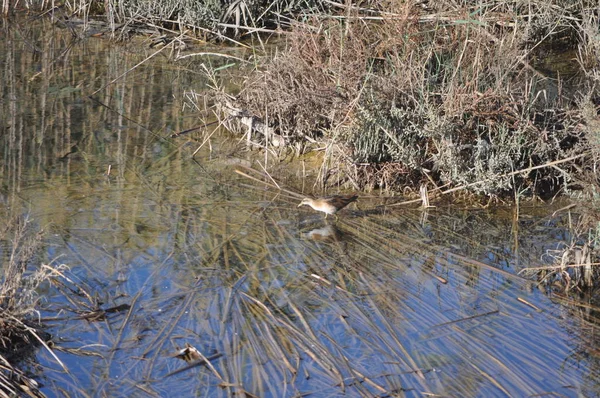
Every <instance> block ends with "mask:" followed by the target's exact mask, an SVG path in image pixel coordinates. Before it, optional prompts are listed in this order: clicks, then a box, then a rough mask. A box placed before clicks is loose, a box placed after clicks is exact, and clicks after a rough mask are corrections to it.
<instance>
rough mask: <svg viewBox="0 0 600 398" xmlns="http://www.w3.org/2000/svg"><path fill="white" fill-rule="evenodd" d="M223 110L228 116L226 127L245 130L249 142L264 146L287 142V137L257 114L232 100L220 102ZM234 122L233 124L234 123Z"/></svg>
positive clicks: (277, 145) (280, 145)
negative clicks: (235, 104)
mask: <svg viewBox="0 0 600 398" xmlns="http://www.w3.org/2000/svg"><path fill="white" fill-rule="evenodd" d="M220 107H221V111H222V112H223V114H225V115H226V116H227V121H226V122H225V124H226V127H227V128H228V129H229V130H231V131H234V132H235V131H243V130H244V129H245V132H244V133H243V134H245V135H246V139H247V141H248V143H249V144H256V143H257V142H258V143H259V144H260V145H264V146H273V147H276V148H280V147H284V146H285V145H286V144H287V141H286V139H285V138H284V137H283V136H281V135H280V134H277V133H276V132H275V129H274V128H273V127H269V126H268V125H267V124H266V123H265V122H263V121H262V119H260V118H259V117H257V116H253V115H251V114H250V112H248V111H246V110H244V109H240V108H238V107H236V106H234V105H233V104H232V103H231V102H229V101H225V102H224V103H221V104H220ZM232 122H233V124H232Z"/></svg>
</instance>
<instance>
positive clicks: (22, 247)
mask: <svg viewBox="0 0 600 398" xmlns="http://www.w3.org/2000/svg"><path fill="white" fill-rule="evenodd" d="M29 223H30V221H29V220H28V219H27V218H12V219H11V218H8V220H7V223H6V225H5V226H4V228H3V229H2V230H0V242H1V244H2V247H3V249H2V250H1V251H0V252H1V253H2V254H3V259H2V265H3V267H2V271H3V273H2V279H1V280H2V283H1V284H0V309H1V311H0V331H1V332H0V381H1V382H0V395H2V396H7V397H8V396H18V395H22V394H30V395H31V396H40V395H41V394H40V393H39V391H38V385H37V383H36V382H35V381H34V380H33V379H31V378H30V377H29V376H27V375H26V374H25V372H23V371H22V370H20V369H19V363H18V362H20V361H23V360H24V359H25V358H27V357H30V356H32V355H33V354H34V352H35V349H36V347H37V346H38V345H40V342H43V341H44V340H43V339H44V338H45V334H44V332H43V331H42V330H41V329H40V328H39V327H40V324H39V322H36V316H35V314H36V303H37V294H36V288H37V287H38V286H39V285H40V284H41V283H43V282H45V281H46V280H47V279H48V278H50V276H51V275H52V270H51V269H50V268H49V267H48V268H42V269H39V270H37V271H34V272H33V273H29V274H28V273H27V270H28V268H29V267H28V266H29V265H30V262H31V261H32V259H33V258H34V256H35V255H36V254H37V251H38V249H39V247H40V244H41V238H42V232H38V233H35V232H32V227H31V226H30V225H29Z"/></svg>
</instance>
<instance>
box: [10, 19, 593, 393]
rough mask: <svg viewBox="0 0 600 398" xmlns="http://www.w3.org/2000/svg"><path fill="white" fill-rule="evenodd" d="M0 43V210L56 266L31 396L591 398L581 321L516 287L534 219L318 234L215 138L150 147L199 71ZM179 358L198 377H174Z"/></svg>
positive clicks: (172, 126)
mask: <svg viewBox="0 0 600 398" xmlns="http://www.w3.org/2000/svg"><path fill="white" fill-rule="evenodd" d="M2 29H3V35H4V37H5V40H3V41H1V42H0V46H2V49H1V50H0V65H2V71H1V73H2V79H3V82H4V84H3V89H2V90H3V91H2V102H1V107H0V112H1V113H0V116H1V118H0V120H1V121H0V123H1V125H0V127H1V129H2V136H1V138H0V147H1V148H2V163H1V170H2V174H1V175H0V181H1V186H2V188H1V190H0V199H1V200H0V207H2V211H3V213H5V214H15V213H29V214H30V217H31V218H32V219H33V220H34V221H35V224H36V225H37V226H38V227H40V228H43V229H45V230H46V231H47V235H46V242H45V246H44V253H43V254H42V258H41V260H42V261H43V262H44V263H52V264H55V265H58V264H65V265H67V266H68V267H69V268H68V270H67V271H64V276H65V278H58V280H59V281H61V282H60V283H55V284H48V285H47V286H44V290H43V291H42V292H41V293H42V294H43V298H44V301H43V303H42V304H43V306H44V309H43V311H42V313H41V315H42V316H43V317H44V319H45V322H46V324H47V325H48V331H49V332H50V333H51V334H52V336H53V342H54V347H55V348H54V354H55V355H56V356H57V357H58V358H59V359H60V361H61V362H62V363H63V364H64V368H63V367H62V366H61V365H60V364H59V363H58V362H57V361H56V360H55V359H54V358H53V357H52V356H51V355H50V353H49V352H48V351H47V350H44V349H39V350H38V353H37V358H36V361H37V363H38V364H40V366H39V367H38V368H37V369H35V372H34V373H35V374H36V375H37V379H38V380H39V381H40V382H41V383H42V384H43V389H42V390H43V392H44V393H46V394H47V395H48V396H59V395H70V396H87V395H98V396H114V397H118V396H161V397H165V396H178V395H179V396H192V395H195V396H211V397H212V396H231V395H233V394H236V395H238V394H239V395H241V394H243V393H244V392H245V393H248V394H253V395H254V396H261V397H262V396H274V397H282V396H299V395H305V394H310V395H313V396H319V397H321V396H339V395H341V394H345V395H347V396H376V395H377V396H386V395H394V396H404V395H406V396H424V395H426V394H440V395H445V396H486V397H488V396H506V395H509V396H531V395H536V394H554V395H564V396H577V395H585V396H594V395H598V393H599V390H598V382H599V381H600V378H599V377H598V370H597V369H598V366H597V365H598V363H597V360H596V356H597V354H596V352H597V351H596V350H595V349H594V346H593V344H590V340H591V339H590V338H589V336H590V335H593V332H594V330H595V325H594V323H593V322H592V321H591V320H589V319H586V318H585V317H582V316H579V315H578V314H577V313H576V311H575V310H574V309H573V308H576V307H574V306H565V305H564V302H563V303H562V304H560V303H556V302H555V301H553V300H552V299H551V298H550V297H549V296H548V295H546V294H544V292H542V291H540V290H539V289H538V288H537V287H536V286H535V285H534V284H533V283H531V282H529V281H527V280H526V279H524V278H522V277H520V276H518V275H517V273H518V271H519V270H521V269H524V268H527V267H530V266H538V265H542V264H545V263H544V258H543V254H544V253H545V249H547V248H556V246H557V245H558V244H559V243H560V242H561V241H564V240H566V239H568V234H567V233H566V232H565V230H564V229H563V228H562V225H561V221H560V219H558V220H557V219H556V218H553V217H552V216H551V214H552V212H553V210H554V209H550V208H545V207H544V206H538V207H536V208H530V209H521V212H520V213H519V215H518V217H517V216H515V215H514V214H513V211H512V210H511V209H507V208H498V209H494V210H493V211H492V210H481V209H479V210H473V209H461V208H457V207H456V206H448V207H441V208H437V209H433V210H431V211H430V212H429V213H428V214H423V212H421V211H420V210H415V209H406V208H400V207H387V208H386V207H379V206H378V204H380V203H381V202H379V201H377V200H369V199H361V200H360V201H359V203H358V204H357V205H356V206H354V205H352V206H351V207H350V208H349V209H347V210H344V211H343V212H342V213H341V215H340V219H339V220H337V221H335V220H329V219H328V220H324V219H323V216H322V215H320V214H315V213H313V212H312V211H311V210H310V209H308V208H306V207H304V208H298V207H297V204H298V203H299V200H298V198H297V197H295V196H293V195H290V194H288V193H285V192H280V191H277V190H273V189H266V188H265V186H264V185H263V184H260V183H257V182H255V181H253V180H251V179H248V178H246V177H244V176H242V175H240V174H237V173H235V170H236V169H240V170H243V171H244V172H246V173H251V172H250V171H248V170H247V169H245V168H243V166H244V165H251V166H252V167H253V168H254V169H256V170H261V166H259V165H258V163H257V162H258V161H259V160H261V161H263V164H264V156H263V155H262V154H260V153H257V152H252V153H249V152H244V151H243V146H242V144H240V143H239V142H238V141H237V139H236V138H233V137H230V136H228V135H227V134H226V133H221V132H217V133H215V134H214V135H213V136H212V137H211V139H210V140H209V141H207V142H206V143H205V144H204V145H203V147H202V149H201V150H200V151H199V152H198V154H197V155H196V156H195V157H194V158H192V156H191V155H192V153H193V151H194V150H195V149H197V148H198V147H200V146H201V144H202V142H204V139H205V138H206V137H207V136H208V135H209V134H210V133H211V132H212V130H210V129H209V130H207V131H199V132H198V133H196V134H189V135H184V136H181V137H178V138H171V137H170V134H171V133H173V132H178V131H183V130H185V129H188V128H192V127H196V126H199V125H201V124H202V123H203V121H202V120H200V117H199V115H200V116H202V115H205V114H203V113H199V112H197V111H196V110H195V109H194V108H193V104H192V103H191V102H190V101H189V100H188V98H190V97H191V94H190V93H191V92H194V91H195V92H202V90H203V89H204V88H205V86H206V84H207V81H206V79H205V78H204V77H203V75H202V74H201V73H198V72H195V71H199V70H200V64H201V62H207V60H206V59H202V60H199V59H193V58H192V59H186V61H185V63H182V62H181V61H180V62H172V61H171V60H169V59H168V57H167V55H170V53H169V51H167V50H163V51H162V52H161V53H159V54H158V55H156V56H154V57H153V58H152V59H151V60H149V61H147V62H145V63H143V64H142V65H141V66H137V67H135V68H134V66H136V65H137V64H138V63H140V62H141V61H143V60H144V59H146V58H147V57H148V56H150V55H152V54H153V53H154V52H156V51H157V50H156V49H151V48H149V45H148V43H145V42H143V41H142V40H138V41H136V42H134V43H129V44H126V45H124V46H115V45H111V44H110V43H109V42H108V41H107V40H104V39H98V38H88V39H82V40H80V39H75V38H73V37H72V36H71V34H70V32H69V31H68V30H64V29H63V30H61V29H57V28H54V27H52V26H50V25H48V24H44V23H43V21H36V22H32V21H21V22H20V23H13V24H10V25H6V24H5V25H4V26H3V28H2ZM212 62H213V65H214V64H216V63H218V62H221V63H223V62H225V61H223V60H222V59H221V60H213V61H212ZM268 162H270V163H269V164H270V165H271V166H268V167H269V171H270V172H271V173H272V174H273V175H274V176H275V177H277V178H278V180H279V181H282V182H286V183H287V187H288V188H289V189H291V190H299V189H300V186H301V184H300V182H299V177H300V176H301V174H300V173H296V172H295V171H288V172H287V173H286V172H285V169H286V168H287V166H286V165H276V164H274V161H273V160H272V159H270V160H268ZM290 169H291V166H290ZM109 171H110V172H109ZM254 175H255V176H258V174H254ZM425 216H426V217H425ZM67 278H68V279H67ZM76 286H77V287H78V288H77V289H76V288H75V287H76ZM98 309H102V310H106V312H104V313H100V314H99V315H98V316H97V317H92V316H91V315H90V311H93V310H98ZM186 344H189V345H191V346H193V347H195V348H196V349H198V350H199V351H200V352H201V353H202V355H204V356H206V357H210V356H213V355H214V356H216V358H215V359H213V360H211V366H210V367H207V366H203V365H200V366H195V367H192V368H190V369H184V368H185V367H186V366H187V365H186V363H185V362H184V361H182V360H181V359H178V358H175V357H174V355H175V354H176V353H177V352H178V350H179V349H181V348H183V347H185V346H186ZM178 371H179V372H178ZM250 396H252V395H250Z"/></svg>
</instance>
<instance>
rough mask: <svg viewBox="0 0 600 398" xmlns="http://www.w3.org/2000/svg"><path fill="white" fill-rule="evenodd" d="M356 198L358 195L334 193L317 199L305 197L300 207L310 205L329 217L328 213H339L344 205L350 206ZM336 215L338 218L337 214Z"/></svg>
mask: <svg viewBox="0 0 600 398" xmlns="http://www.w3.org/2000/svg"><path fill="white" fill-rule="evenodd" d="M356 199H358V195H350V196H341V195H334V196H325V197H322V198H316V199H312V198H304V199H302V202H300V204H299V205H298V207H300V206H303V205H308V206H310V207H312V208H313V209H315V210H316V211H322V212H323V213H325V218H327V216H328V215H330V214H335V213H337V212H338V211H340V210H341V209H343V208H344V207H346V206H348V204H350V203H352V202H354V201H355V200H356ZM335 217H336V219H337V215H336V216H335Z"/></svg>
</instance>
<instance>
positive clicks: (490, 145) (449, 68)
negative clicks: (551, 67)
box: [241, 2, 598, 197]
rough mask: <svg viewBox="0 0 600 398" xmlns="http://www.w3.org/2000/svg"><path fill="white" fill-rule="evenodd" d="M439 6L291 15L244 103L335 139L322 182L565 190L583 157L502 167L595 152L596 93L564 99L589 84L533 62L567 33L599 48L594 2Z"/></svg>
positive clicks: (314, 143) (314, 135) (286, 124)
mask: <svg viewBox="0 0 600 398" xmlns="http://www.w3.org/2000/svg"><path fill="white" fill-rule="evenodd" d="M557 4H558V3H557ZM436 7H438V8H437V9H435V10H434V9H426V10H424V9H422V8H420V7H419V6H416V5H411V4H410V3H401V4H400V3H393V6H392V5H390V6H389V8H384V9H379V10H377V11H378V14H377V15H379V17H377V18H376V20H375V21H373V20H371V19H369V17H368V15H367V14H368V13H366V12H365V11H364V10H359V9H358V8H353V9H351V10H350V11H348V12H347V13H346V14H345V15H344V16H343V17H340V18H337V19H333V20H332V19H329V18H326V17H322V18H319V17H315V18H314V19H312V20H310V21H309V22H306V23H298V24H296V25H294V26H293V28H292V32H291V34H289V35H287V36H286V39H287V41H286V46H285V48H284V49H283V50H281V51H279V52H278V53H277V54H276V55H275V57H273V58H269V59H268V60H266V61H265V64H264V65H262V66H261V67H260V68H259V69H258V70H257V71H256V72H255V73H254V74H252V75H251V76H250V78H249V79H248V80H247V81H246V84H245V86H244V91H243V92H242V95H241V99H242V103H243V107H245V108H246V109H248V110H249V111H250V112H251V113H252V114H254V115H257V116H260V117H261V118H262V120H267V121H268V122H269V123H270V124H271V125H272V126H274V127H275V128H276V129H277V131H278V132H279V133H280V134H282V135H283V136H285V137H286V138H287V139H288V141H289V142H291V143H292V145H294V146H295V147H296V149H297V150H298V151H299V152H305V151H306V150H307V148H312V149H315V148H319V149H325V151H324V158H323V166H322V168H321V169H322V170H321V183H322V184H323V185H327V184H328V183H329V182H331V181H332V179H331V177H332V176H334V175H336V174H340V175H339V176H337V177H335V178H334V180H335V181H336V183H338V182H339V181H342V182H344V183H345V184H346V185H347V186H353V187H362V188H373V187H376V186H378V187H381V188H388V189H389V188H392V189H396V190H397V189H398V188H399V187H401V186H403V185H412V186H415V185H418V184H420V183H422V182H427V183H430V184H432V185H434V187H435V186H439V185H444V184H451V185H455V186H456V185H465V186H468V187H470V189H471V190H472V191H475V192H481V193H486V194H502V193H506V192H508V193H510V194H511V195H512V196H514V197H517V196H521V195H523V194H525V195H535V194H537V195H546V196H551V195H553V194H555V193H556V192H558V191H559V190H561V189H564V187H565V184H567V186H568V183H569V182H572V181H573V180H574V178H575V177H576V175H577V173H578V171H577V167H578V166H580V165H582V164H583V161H582V160H581V159H579V160H578V161H573V162H572V163H570V164H565V165H563V166H562V167H561V168H560V169H558V168H557V167H545V168H542V169H538V170H537V171H535V172H524V173H522V174H518V175H514V174H513V175H512V176H510V177H502V176H504V175H508V174H509V173H511V172H515V171H517V170H521V169H528V168H530V167H532V166H539V165H543V164H546V163H550V162H553V161H557V160H561V159H565V158H569V157H572V156H574V155H579V154H586V156H588V159H589V158H591V151H592V148H593V140H592V138H593V134H595V133H594V132H593V131H592V130H591V129H588V128H587V125H588V123H589V117H588V118H586V117H584V114H583V112H582V109H583V107H584V106H587V107H588V108H591V109H593V114H594V115H595V116H594V117H597V113H598V111H597V91H596V89H594V88H592V89H589V90H588V91H587V92H585V91H584V93H585V94H586V95H587V97H586V98H587V101H588V102H585V101H581V102H580V105H579V106H577V105H576V106H572V105H567V104H569V103H575V102H578V101H579V96H580V94H578V93H576V92H573V91H572V90H568V89H567V88H566V87H563V85H564V83H563V82H562V80H555V79H551V78H549V77H547V76H544V75H543V74H541V73H540V72H537V71H536V70H535V69H533V68H532V67H531V65H530V60H531V59H533V58H534V55H535V56H537V54H538V48H544V47H546V46H548V45H549V43H553V42H558V41H561V40H572V42H571V44H572V45H577V43H580V44H581V46H582V49H583V48H584V49H586V50H582V54H588V53H589V52H590V51H592V50H593V48H594V45H593V44H591V43H593V42H594V40H593V39H590V37H591V36H590V32H591V30H590V29H591V28H590V22H589V18H592V19H593V15H594V14H593V12H592V11H591V10H589V9H587V8H585V5H584V4H583V3H581V4H578V5H577V6H573V5H571V6H569V7H568V8H567V9H560V8H558V7H556V5H553V6H544V5H541V4H536V5H535V6H534V7H533V9H525V8H519V7H512V6H511V5H510V4H508V3H500V4H495V5H494V6H492V5H486V6H483V7H480V8H477V9H473V8H470V6H468V5H467V4H463V5H462V6H452V7H451V6H450V5H449V4H446V3H443V2H442V3H436ZM534 13H535V15H536V17H535V18H533V17H532V15H534ZM590 13H591V15H592V16H589V14H590ZM371 15H372V14H371ZM586 18H587V19H586ZM573 21H575V22H573ZM585 21H588V22H585ZM578 24H579V25H578ZM584 25H585V26H584ZM577 32H581V40H580V41H578V39H577V35H576V33H577ZM584 32H587V33H584ZM594 37H596V36H594ZM581 58H582V59H583V58H585V59H588V60H589V59H592V57H590V56H586V55H582V56H581ZM582 63H583V62H582ZM588 64H589V62H588ZM595 67H596V66H595V65H591V66H590V68H591V69H590V70H591V71H593V70H595V69H594V68H595ZM579 87H584V90H585V86H579ZM555 90H557V91H555ZM553 92H555V93H553ZM588 113H589V112H588ZM592 159H593V158H592ZM390 164H396V165H397V166H395V169H397V170H398V171H399V172H398V173H396V174H395V175H393V176H392V175H390V174H389V170H391V169H392V167H391V166H390ZM365 166H367V167H365ZM357 170H361V172H360V173H357ZM367 170H371V172H370V173H365V171H367ZM474 182H478V183H477V184H473V183H474Z"/></svg>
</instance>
